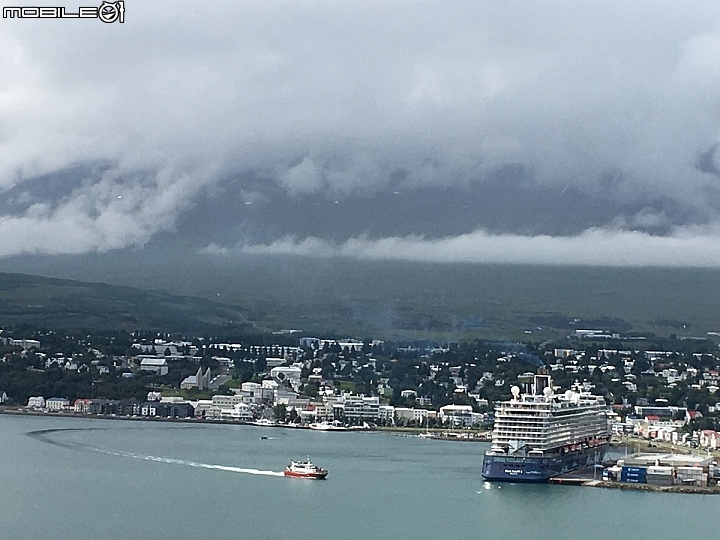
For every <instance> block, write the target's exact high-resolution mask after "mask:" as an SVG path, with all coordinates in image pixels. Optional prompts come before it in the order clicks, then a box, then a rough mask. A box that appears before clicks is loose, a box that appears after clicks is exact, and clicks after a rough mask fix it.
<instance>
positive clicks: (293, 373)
mask: <svg viewBox="0 0 720 540" xmlns="http://www.w3.org/2000/svg"><path fill="white" fill-rule="evenodd" d="M281 374H282V377H280V375H281ZM270 376H271V377H272V378H273V379H279V380H288V381H298V382H299V381H300V377H302V369H300V368H299V367H298V366H277V367H274V368H272V369H271V370H270Z"/></svg>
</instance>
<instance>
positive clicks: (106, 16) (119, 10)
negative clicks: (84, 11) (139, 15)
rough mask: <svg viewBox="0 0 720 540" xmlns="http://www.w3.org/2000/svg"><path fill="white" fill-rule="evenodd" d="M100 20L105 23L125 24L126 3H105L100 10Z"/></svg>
mask: <svg viewBox="0 0 720 540" xmlns="http://www.w3.org/2000/svg"><path fill="white" fill-rule="evenodd" d="M98 18H99V19H100V20H101V21H102V22H104V23H114V22H115V21H117V20H119V21H120V22H121V23H122V22H125V2H122V1H118V2H103V3H102V5H101V6H100V8H98Z"/></svg>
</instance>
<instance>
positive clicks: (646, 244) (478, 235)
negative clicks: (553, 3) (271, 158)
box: [203, 225, 720, 267]
mask: <svg viewBox="0 0 720 540" xmlns="http://www.w3.org/2000/svg"><path fill="white" fill-rule="evenodd" d="M203 252H204V253H207V254H214V255H226V254H232V253H242V254H262V255H296V256H304V257H315V258H349V259H363V260H396V261H414V262H435V263H457V262H462V263H508V264H550V265H554V264H557V265H588V266H668V267H676V266H689V267H720V226H718V225H713V226H711V227H685V228H678V229H676V230H675V231H674V233H673V234H672V235H669V236H653V235H650V234H647V233H643V232H636V231H624V230H612V229H589V230H586V231H585V232H583V233H582V234H580V235H577V236H548V235H540V236H520V235H512V234H502V235H492V234H488V233H487V232H484V231H475V232H472V233H468V234H463V235H460V236H453V237H445V238H439V239H426V238H423V237H419V236H405V237H390V238H381V239H371V238H368V237H364V236H361V237H357V238H351V239H349V240H347V241H345V242H343V243H335V242H331V241H327V240H323V239H320V238H315V237H310V238H305V239H297V238H293V237H285V238H282V239H279V240H277V241H275V242H273V243H270V244H250V245H248V244H239V245H237V246H236V247H234V248H224V247H221V246H217V245H215V244H211V245H209V246H207V247H206V248H205V249H204V250H203Z"/></svg>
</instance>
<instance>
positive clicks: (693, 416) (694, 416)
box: [685, 410, 702, 424]
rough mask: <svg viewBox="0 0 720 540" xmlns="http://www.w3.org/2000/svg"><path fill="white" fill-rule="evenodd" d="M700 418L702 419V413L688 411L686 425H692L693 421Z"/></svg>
mask: <svg viewBox="0 0 720 540" xmlns="http://www.w3.org/2000/svg"><path fill="white" fill-rule="evenodd" d="M698 418H702V413H701V412H700V411H691V410H688V411H687V412H686V413H685V423H686V424H688V423H690V421H691V420H697V419H698Z"/></svg>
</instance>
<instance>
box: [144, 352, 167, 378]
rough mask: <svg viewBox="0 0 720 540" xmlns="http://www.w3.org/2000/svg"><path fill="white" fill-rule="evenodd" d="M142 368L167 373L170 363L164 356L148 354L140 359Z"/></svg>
mask: <svg viewBox="0 0 720 540" xmlns="http://www.w3.org/2000/svg"><path fill="white" fill-rule="evenodd" d="M140 369H142V370H145V371H154V372H155V373H157V374H158V375H167V373H168V363H167V360H166V359H165V358H164V357H162V356H146V357H143V359H142V360H141V361H140Z"/></svg>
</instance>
